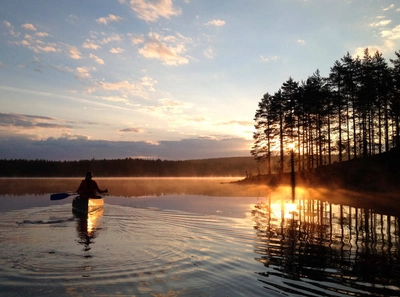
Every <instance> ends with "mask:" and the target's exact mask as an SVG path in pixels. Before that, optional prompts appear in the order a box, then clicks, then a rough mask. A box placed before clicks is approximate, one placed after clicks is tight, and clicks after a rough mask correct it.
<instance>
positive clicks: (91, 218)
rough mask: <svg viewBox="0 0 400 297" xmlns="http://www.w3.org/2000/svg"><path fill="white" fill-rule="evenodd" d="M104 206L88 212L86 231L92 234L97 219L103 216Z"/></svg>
mask: <svg viewBox="0 0 400 297" xmlns="http://www.w3.org/2000/svg"><path fill="white" fill-rule="evenodd" d="M103 212H104V208H101V209H99V210H96V211H93V212H90V213H89V214H88V216H87V233H88V235H91V234H93V232H95V231H96V228H97V225H98V223H99V219H100V218H101V217H102V216H103Z"/></svg>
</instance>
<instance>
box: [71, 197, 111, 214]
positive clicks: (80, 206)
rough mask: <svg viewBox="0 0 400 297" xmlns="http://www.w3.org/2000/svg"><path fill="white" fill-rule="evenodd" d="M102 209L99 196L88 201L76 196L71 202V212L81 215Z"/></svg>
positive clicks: (101, 200)
mask: <svg viewBox="0 0 400 297" xmlns="http://www.w3.org/2000/svg"><path fill="white" fill-rule="evenodd" d="M103 207H104V199H103V197H101V196H97V197H96V198H89V199H81V198H80V197H79V196H78V197H75V198H74V200H72V210H73V211H75V212H78V213H82V214H88V213H91V212H93V211H95V210H98V209H100V208H103Z"/></svg>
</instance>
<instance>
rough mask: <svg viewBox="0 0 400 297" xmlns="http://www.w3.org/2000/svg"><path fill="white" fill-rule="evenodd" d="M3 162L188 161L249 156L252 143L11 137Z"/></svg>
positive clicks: (3, 149)
mask: <svg viewBox="0 0 400 297" xmlns="http://www.w3.org/2000/svg"><path fill="white" fill-rule="evenodd" d="M1 141H2V145H1V146H0V155H1V156H2V158H3V159H30V160H32V159H45V160H59V161H64V160H90V159H92V158H95V159H124V158H127V157H132V158H136V157H140V158H151V159H157V158H159V159H162V160H190V159H205V158H219V157H237V156H249V155H250V153H249V151H250V147H251V145H252V141H251V140H245V139H242V138H226V139H218V138H210V137H209V138H193V139H182V140H178V141H157V142H145V141H105V140H90V139H88V138H87V137H84V136H79V135H75V136H74V135H70V134H66V135H63V137H59V138H54V137H50V138H47V139H45V140H40V141H37V140H30V139H28V138H26V137H21V136H14V137H13V138H9V139H5V138H3V139H1Z"/></svg>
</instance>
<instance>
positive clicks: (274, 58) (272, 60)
mask: <svg viewBox="0 0 400 297" xmlns="http://www.w3.org/2000/svg"><path fill="white" fill-rule="evenodd" d="M260 59H261V61H263V62H266V63H268V62H275V61H277V60H278V59H279V57H278V56H272V57H264V56H260Z"/></svg>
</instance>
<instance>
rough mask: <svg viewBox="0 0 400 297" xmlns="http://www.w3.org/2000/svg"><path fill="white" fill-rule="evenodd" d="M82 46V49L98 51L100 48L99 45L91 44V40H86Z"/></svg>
mask: <svg viewBox="0 0 400 297" xmlns="http://www.w3.org/2000/svg"><path fill="white" fill-rule="evenodd" d="M82 46H83V48H86V49H92V50H98V49H99V48H100V47H101V46H100V45H98V44H96V43H95V42H93V41H91V40H86V41H85V42H84V43H83V45H82Z"/></svg>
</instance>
